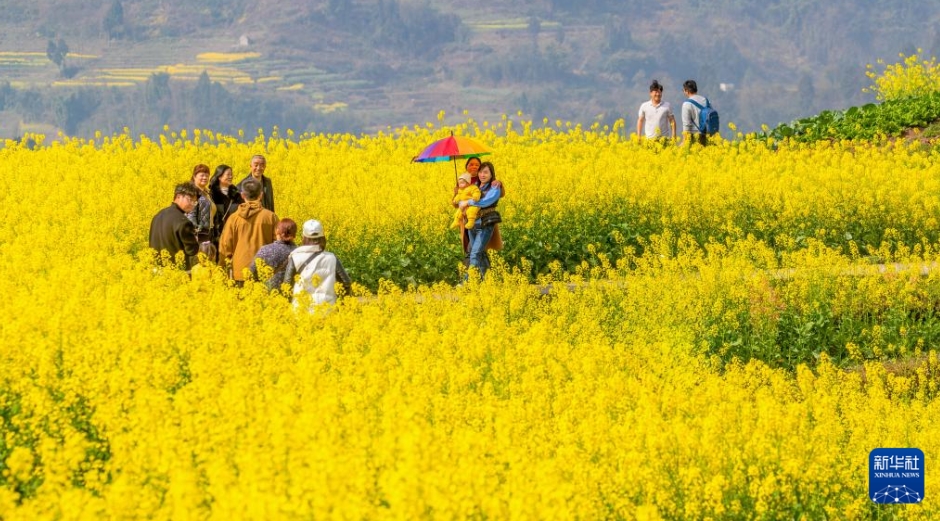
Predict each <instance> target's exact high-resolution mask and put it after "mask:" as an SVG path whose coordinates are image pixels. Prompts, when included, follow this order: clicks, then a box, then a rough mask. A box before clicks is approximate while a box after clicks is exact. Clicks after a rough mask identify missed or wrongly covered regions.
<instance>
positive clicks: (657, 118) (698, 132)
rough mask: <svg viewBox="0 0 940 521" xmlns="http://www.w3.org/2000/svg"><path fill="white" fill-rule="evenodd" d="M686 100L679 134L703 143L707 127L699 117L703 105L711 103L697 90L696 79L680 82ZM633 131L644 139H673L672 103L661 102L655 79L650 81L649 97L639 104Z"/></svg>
mask: <svg viewBox="0 0 940 521" xmlns="http://www.w3.org/2000/svg"><path fill="white" fill-rule="evenodd" d="M682 92H683V94H685V97H686V99H685V101H683V102H682V135H683V139H684V140H689V139H693V140H695V141H698V143H700V144H702V145H703V146H704V145H705V144H706V143H707V133H706V129H704V128H701V124H700V121H699V119H700V118H699V116H700V114H701V112H702V108H703V107H705V106H710V103H709V101H708V99H707V98H705V97H704V96H702V95H701V94H699V93H698V84H696V83H695V80H686V81H685V83H683V84H682ZM636 133H637V135H638V136H643V137H645V138H646V139H665V138H669V139H672V140H675V139H676V117H675V115H674V114H673V112H672V105H670V104H669V102H668V101H663V86H662V84H660V83H659V81H657V80H653V82H652V83H651V84H650V99H649V101H646V102H643V104H641V105H640V111H639V115H638V116H637V120H636Z"/></svg>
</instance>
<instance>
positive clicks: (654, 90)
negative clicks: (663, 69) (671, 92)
mask: <svg viewBox="0 0 940 521" xmlns="http://www.w3.org/2000/svg"><path fill="white" fill-rule="evenodd" d="M662 100H663V86H662V84H661V83H659V80H653V83H650V101H652V102H653V103H657V104H658V103H659V102H660V101H662Z"/></svg>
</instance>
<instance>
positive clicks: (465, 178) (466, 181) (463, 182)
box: [457, 172, 473, 189]
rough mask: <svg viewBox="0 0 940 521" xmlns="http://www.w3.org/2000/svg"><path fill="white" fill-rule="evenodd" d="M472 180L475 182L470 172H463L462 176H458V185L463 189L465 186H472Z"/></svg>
mask: <svg viewBox="0 0 940 521" xmlns="http://www.w3.org/2000/svg"><path fill="white" fill-rule="evenodd" d="M472 182H473V178H472V177H470V174H469V173H466V172H465V173H463V174H460V177H458V178H457V187H458V188H461V189H463V188H466V187H468V186H470V183H472Z"/></svg>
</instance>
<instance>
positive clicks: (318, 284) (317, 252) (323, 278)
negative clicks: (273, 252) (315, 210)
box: [284, 219, 352, 307]
mask: <svg viewBox="0 0 940 521" xmlns="http://www.w3.org/2000/svg"><path fill="white" fill-rule="evenodd" d="M301 235H302V236H303V244H302V245H301V246H299V247H297V249H295V250H294V251H292V252H291V254H290V257H288V259H287V268H286V271H285V272H284V282H286V283H287V284H292V285H293V289H292V295H293V298H292V300H293V301H294V305H295V306H297V305H298V301H297V296H298V295H300V294H302V293H304V292H306V293H308V294H309V295H310V305H311V307H314V306H316V305H318V304H323V303H327V304H335V303H336V283H337V282H339V283H341V284H342V285H343V290H344V294H346V295H349V294H350V292H351V291H352V280H351V279H350V278H349V275H348V274H347V273H346V270H345V269H343V264H342V263H341V262H340V261H339V259H338V258H336V255H334V254H332V253H330V252H328V251H326V234H324V233H323V225H322V224H320V221H317V220H314V219H311V220H309V221H307V222H305V223H304V225H303V228H302V230H301ZM294 275H299V277H298V278H297V281H296V282H295V281H294Z"/></svg>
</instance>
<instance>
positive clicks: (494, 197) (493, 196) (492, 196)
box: [467, 185, 503, 208]
mask: <svg viewBox="0 0 940 521" xmlns="http://www.w3.org/2000/svg"><path fill="white" fill-rule="evenodd" d="M502 191H503V190H502V187H500V186H494V185H490V191H489V192H486V195H484V196H483V197H482V198H481V199H480V200H479V201H467V206H479V207H481V208H485V207H487V206H491V205H493V204H494V203H496V201H499V197H500V195H501V194H502Z"/></svg>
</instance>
